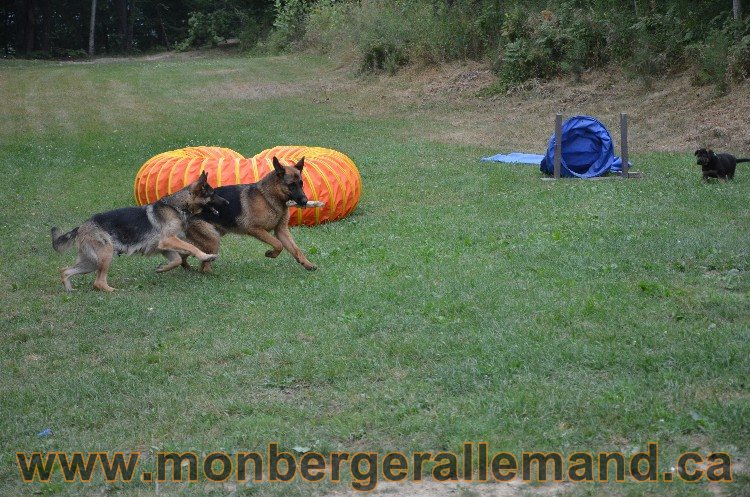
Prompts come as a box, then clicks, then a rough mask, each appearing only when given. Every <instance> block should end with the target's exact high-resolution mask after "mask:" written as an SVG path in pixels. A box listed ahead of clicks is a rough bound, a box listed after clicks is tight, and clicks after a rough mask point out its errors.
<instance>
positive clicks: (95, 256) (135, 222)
mask: <svg viewBox="0 0 750 497" xmlns="http://www.w3.org/2000/svg"><path fill="white" fill-rule="evenodd" d="M226 204H228V202H227V201H226V199H223V198H221V197H220V196H219V195H216V193H215V192H214V189H213V188H211V185H209V184H208V182H207V175H206V173H205V172H204V173H203V174H201V176H200V177H199V178H198V180H197V181H195V182H194V183H191V184H190V185H188V186H186V187H185V188H183V189H182V190H180V191H178V192H176V193H173V194H172V195H169V196H167V197H163V198H162V199H160V200H158V201H156V202H154V203H153V204H149V205H145V206H142V207H124V208H122V209H116V210H113V211H108V212H103V213H101V214H96V215H94V216H93V217H91V219H89V220H88V221H86V222H85V223H83V224H82V225H80V226H79V227H77V228H73V229H72V230H71V231H69V232H68V233H65V234H64V235H63V234H61V231H60V230H59V229H57V228H52V247H53V248H54V249H55V250H56V251H58V252H63V251H65V250H67V249H68V248H70V246H71V245H73V242H74V241H75V244H76V246H77V248H78V258H77V259H76V263H75V265H73V266H70V267H66V268H63V269H61V270H60V277H61V278H62V283H63V285H64V286H65V290H67V291H71V290H72V289H73V287H72V286H71V284H70V277H71V276H74V275H76V274H86V273H91V272H93V271H96V280H94V288H97V289H99V290H102V291H105V292H111V291H113V290H114V288H112V287H111V286H109V285H108V284H107V271H108V269H109V265H110V264H111V263H112V257H113V256H114V255H115V254H117V255H119V254H128V255H130V254H133V253H141V254H143V255H154V254H157V253H161V254H163V255H164V256H165V257H166V258H167V262H166V263H165V264H162V265H161V266H159V267H158V268H157V269H156V270H157V271H158V272H160V273H161V272H164V271H169V270H170V269H173V268H175V267H177V266H179V265H180V263H181V262H182V258H181V257H180V254H183V253H188V254H191V255H194V256H195V257H197V258H198V259H200V260H201V261H203V262H204V263H207V262H210V261H213V260H214V259H216V257H218V256H217V254H215V253H206V252H204V251H202V250H200V249H198V248H196V247H195V246H193V245H191V244H190V243H187V242H185V241H183V240H181V239H180V238H179V237H181V236H183V237H184V234H185V230H186V229H187V226H188V223H189V221H190V219H191V218H192V217H193V216H196V215H199V214H200V213H201V212H203V211H204V209H207V210H209V211H214V212H218V211H216V206H220V205H226Z"/></svg>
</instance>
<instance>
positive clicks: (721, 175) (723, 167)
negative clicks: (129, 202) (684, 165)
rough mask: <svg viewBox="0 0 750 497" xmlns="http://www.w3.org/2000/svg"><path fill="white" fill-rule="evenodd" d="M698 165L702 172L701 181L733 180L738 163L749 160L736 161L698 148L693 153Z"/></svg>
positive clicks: (729, 156)
mask: <svg viewBox="0 0 750 497" xmlns="http://www.w3.org/2000/svg"><path fill="white" fill-rule="evenodd" d="M695 156H696V157H697V158H698V164H699V165H700V166H701V171H702V172H703V179H704V180H708V178H718V179H720V180H726V179H734V170H735V169H736V167H737V164H738V163H739V162H750V159H736V158H735V157H734V155H731V154H715V153H714V151H713V150H711V149H709V150H706V149H705V148H700V149H698V150H696V151H695Z"/></svg>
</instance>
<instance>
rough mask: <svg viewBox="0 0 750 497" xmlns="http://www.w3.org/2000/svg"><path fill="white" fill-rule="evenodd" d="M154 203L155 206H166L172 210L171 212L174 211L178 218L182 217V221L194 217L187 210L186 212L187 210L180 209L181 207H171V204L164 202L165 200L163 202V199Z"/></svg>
mask: <svg viewBox="0 0 750 497" xmlns="http://www.w3.org/2000/svg"><path fill="white" fill-rule="evenodd" d="M156 203H157V204H161V205H166V206H167V207H169V208H170V209H172V210H174V211H175V212H177V214H179V215H180V217H182V218H183V219H188V218H190V217H194V216H195V214H193V213H192V212H190V211H189V210H187V209H184V208H182V207H177V206H176V205H173V204H170V203H169V202H167V201H166V200H164V199H163V198H160V199H159V200H157V202H156Z"/></svg>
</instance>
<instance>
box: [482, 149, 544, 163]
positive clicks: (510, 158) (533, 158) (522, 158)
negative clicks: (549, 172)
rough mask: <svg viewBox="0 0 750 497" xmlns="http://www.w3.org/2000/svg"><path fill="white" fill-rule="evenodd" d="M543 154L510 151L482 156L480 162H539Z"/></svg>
mask: <svg viewBox="0 0 750 497" xmlns="http://www.w3.org/2000/svg"><path fill="white" fill-rule="evenodd" d="M542 159H544V155H542V154H524V153H522V152H511V153H509V154H497V155H493V156H492V157H484V158H483V159H482V162H505V163H508V164H533V165H535V166H536V165H537V164H539V163H540V162H541V161H542Z"/></svg>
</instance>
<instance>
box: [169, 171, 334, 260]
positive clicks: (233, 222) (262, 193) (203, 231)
mask: <svg viewBox="0 0 750 497" xmlns="http://www.w3.org/2000/svg"><path fill="white" fill-rule="evenodd" d="M304 165H305V158H304V157H303V158H301V159H300V160H299V162H297V164H295V165H294V166H284V165H282V164H281V163H279V161H278V159H277V158H276V157H274V158H273V167H274V171H273V172H271V173H269V174H267V175H266V176H264V177H263V178H262V179H261V180H260V181H258V182H257V183H252V184H246V185H232V186H221V187H218V188H216V193H217V194H218V195H221V196H222V197H223V198H225V199H227V200H228V204H227V205H222V206H217V210H218V213H215V212H209V211H203V212H202V213H201V214H200V215H199V216H197V217H196V218H194V219H193V220H192V221H191V222H190V225H189V226H188V229H187V232H186V235H187V238H186V239H187V240H188V241H189V242H190V243H192V244H194V245H195V246H196V247H199V248H200V249H201V250H203V251H204V252H209V253H212V254H218V253H219V245H220V243H221V237H222V236H223V235H225V234H227V233H239V234H244V235H250V236H254V237H255V238H257V239H258V240H260V241H262V242H265V243H267V244H269V245H270V246H271V247H273V248H272V249H271V250H269V251H267V252H266V257H271V258H274V257H277V256H278V255H279V254H280V253H281V251H282V250H283V249H287V250H288V251H289V252H290V253H291V254H292V256H294V258H295V259H296V260H297V262H299V263H300V264H302V265H303V266H304V267H305V269H307V270H308V271H312V270H314V269H317V267H316V266H315V264H313V263H312V262H310V261H309V260H308V259H307V257H305V254H303V253H302V251H301V250H300V249H299V247H298V246H297V244H296V243H295V242H294V239H293V238H292V234H291V233H290V231H289V206H290V205H296V206H298V207H320V206H322V205H323V202H310V201H308V199H307V196H306V195H305V192H304V191H303V190H302V169H303V167H304ZM271 231H273V232H274V235H275V236H274V235H272V234H271V233H270V232H271ZM183 266H185V267H190V266H189V264H188V263H187V255H183ZM201 270H202V271H210V270H211V261H210V260H204V261H203V262H202V263H201Z"/></svg>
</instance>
